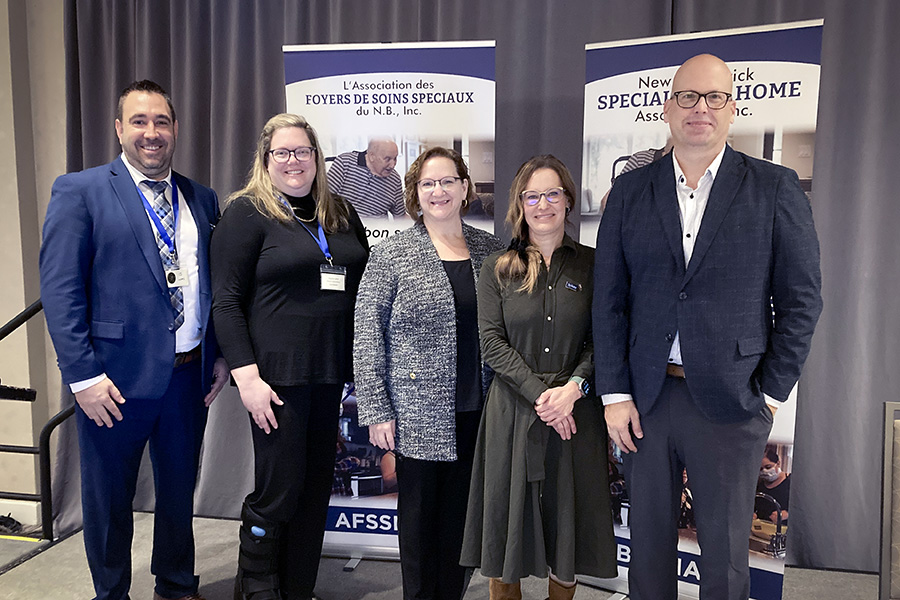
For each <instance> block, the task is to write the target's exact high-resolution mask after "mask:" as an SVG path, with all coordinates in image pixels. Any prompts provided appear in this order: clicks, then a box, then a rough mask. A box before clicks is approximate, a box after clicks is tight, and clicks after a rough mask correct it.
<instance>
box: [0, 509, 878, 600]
mask: <svg viewBox="0 0 900 600" xmlns="http://www.w3.org/2000/svg"><path fill="white" fill-rule="evenodd" d="M195 523H196V524H195V527H194V529H195V535H196V543H197V572H198V573H199V574H200V582H201V583H200V592H201V593H202V594H203V595H204V596H205V597H206V599H207V600H231V594H232V589H233V577H234V573H235V570H236V565H237V546H236V540H237V528H238V525H237V522H235V521H225V520H216V519H197V520H196V521H195ZM152 524H153V518H152V515H149V514H144V513H137V514H135V544H134V548H133V551H132V561H133V571H134V580H133V583H132V588H131V589H132V591H131V600H152V598H153V578H152V576H151V575H150V570H149V565H150V543H149V540H150V539H151V532H152ZM26 546H27V550H30V549H32V548H33V547H34V546H35V544H30V545H29V544H28V543H23V545H22V546H20V547H21V548H25V547H26ZM6 548H11V547H10V546H7V547H6ZM6 548H4V547H3V545H2V544H0V557H2V559H0V560H6V562H8V560H10V559H8V557H9V556H10V553H12V552H14V550H9V552H6ZM0 564H5V562H4V563H0ZM346 564H347V559H345V558H324V559H322V562H321V566H320V568H319V583H318V586H317V588H316V593H317V594H318V595H319V596H321V598H322V600H400V599H401V598H402V591H401V588H400V565H399V563H397V562H392V561H374V560H364V561H362V562H361V563H360V564H359V565H358V566H357V567H356V569H355V570H353V571H344V566H345V565H346ZM546 585H547V583H546V580H541V579H536V578H531V579H528V580H526V581H524V582H523V586H522V590H523V597H524V598H526V599H537V600H540V599H542V598H545V597H546V595H547V592H546V589H547V588H546ZM784 590H785V591H784V600H876V599H877V597H878V578H877V577H876V576H875V575H866V574H858V573H841V572H826V571H811V570H804V569H788V570H787V573H786V574H785V584H784ZM92 592H93V589H92V587H91V578H90V574H89V573H88V569H87V563H86V561H85V558H84V547H83V545H82V538H81V534H80V533H79V534H76V535H73V536H72V537H69V538H68V539H66V540H64V541H62V542H60V543H58V544H56V545H55V546H53V547H52V548H50V549H48V550H46V551H45V552H42V553H40V554H38V555H37V556H35V557H33V558H31V559H29V560H27V561H25V562H24V563H22V564H20V565H19V566H16V567H14V568H12V569H11V570H9V571H7V572H6V573H4V574H3V575H0V600H48V599H49V600H87V599H89V598H91V597H92V596H93V593H92ZM487 597H488V586H487V580H486V579H485V578H484V577H481V576H480V574H478V573H477V572H476V574H475V576H474V577H473V579H472V583H471V585H470V586H469V591H468V592H467V593H466V596H465V600H481V599H487ZM576 598H578V599H580V600H621V599H622V598H623V596H622V595H621V594H618V593H614V592H607V591H603V590H597V589H593V588H589V587H587V586H581V587H580V588H579V590H578V593H577V595H576Z"/></svg>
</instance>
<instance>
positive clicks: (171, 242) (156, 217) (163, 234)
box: [137, 183, 178, 258]
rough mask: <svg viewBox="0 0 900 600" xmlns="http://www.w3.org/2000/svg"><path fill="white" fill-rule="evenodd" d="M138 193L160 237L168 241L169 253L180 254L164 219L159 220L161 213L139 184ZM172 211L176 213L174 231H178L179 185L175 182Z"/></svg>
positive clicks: (173, 255)
mask: <svg viewBox="0 0 900 600" xmlns="http://www.w3.org/2000/svg"><path fill="white" fill-rule="evenodd" d="M137 191H138V194H140V196H141V200H142V201H143V203H144V208H145V209H146V210H147V214H148V215H150V220H151V221H153V225H154V226H155V227H156V231H157V233H159V239H161V240H162V241H163V242H165V243H166V247H167V248H168V249H169V254H170V255H172V257H173V258H174V257H176V256H177V255H178V254H177V253H176V252H175V240H173V239H172V238H171V237H169V232H168V231H166V226H165V225H163V224H162V221H160V220H159V215H158V214H156V211H155V210H153V207H152V206H150V203H149V202H147V198H146V197H144V192H142V191H141V187H140V186H137ZM172 212H173V213H174V221H173V223H172V231H177V230H178V229H177V227H178V187H177V186H176V185H175V184H174V183H173V184H172Z"/></svg>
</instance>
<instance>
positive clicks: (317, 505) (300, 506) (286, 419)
mask: <svg viewBox="0 0 900 600" xmlns="http://www.w3.org/2000/svg"><path fill="white" fill-rule="evenodd" d="M273 389H274V390H275V393H277V394H278V397H279V398H281V400H282V401H283V402H284V406H273V411H274V412H275V418H276V420H277V421H278V429H274V430H272V432H271V433H269V434H266V432H264V431H263V430H262V429H260V428H259V427H258V426H257V425H256V424H255V423H254V422H253V419H252V418H251V419H250V423H251V429H252V431H253V452H254V460H255V482H256V487H255V489H254V490H253V492H252V493H251V494H250V495H249V496H247V499H246V500H245V502H246V503H247V505H248V506H249V507H250V508H251V509H253V511H254V512H255V513H256V514H257V515H259V516H260V517H262V518H264V519H266V520H267V521H270V522H272V523H278V524H280V525H281V526H282V527H281V536H280V539H279V544H280V550H279V557H278V562H279V568H278V577H279V580H280V583H281V592H282V594H283V596H284V597H285V598H286V599H289V600H294V599H295V598H296V599H301V598H310V597H311V596H312V595H313V589H314V588H315V585H316V576H317V574H318V570H319V557H320V555H321V554H322V540H323V538H324V537H325V519H326V517H327V515H328V500H329V498H330V497H331V484H332V479H333V477H334V457H335V452H336V449H337V435H338V415H339V413H340V403H341V393H342V391H343V385H341V384H329V385H304V386H290V387H283V386H273Z"/></svg>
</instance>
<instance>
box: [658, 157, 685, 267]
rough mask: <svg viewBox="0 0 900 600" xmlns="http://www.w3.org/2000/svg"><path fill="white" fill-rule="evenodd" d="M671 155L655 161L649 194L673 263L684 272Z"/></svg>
mask: <svg viewBox="0 0 900 600" xmlns="http://www.w3.org/2000/svg"><path fill="white" fill-rule="evenodd" d="M672 160H673V157H672V156H666V157H664V158H662V159H660V160H658V161H657V162H656V163H654V165H653V167H651V168H653V169H655V171H656V172H655V173H654V176H653V177H652V178H651V180H650V186H651V191H652V193H651V196H652V198H653V202H654V204H655V205H656V210H657V212H658V214H659V217H660V219H661V221H662V226H663V231H665V234H666V240H667V241H668V243H669V249H670V250H671V251H672V255H673V256H674V258H675V263H676V264H677V265H678V266H679V268H680V269H681V272H682V273H684V270H685V265H684V246H683V245H682V244H681V216H680V210H679V208H678V196H677V194H676V193H675V167H674V166H673V164H672Z"/></svg>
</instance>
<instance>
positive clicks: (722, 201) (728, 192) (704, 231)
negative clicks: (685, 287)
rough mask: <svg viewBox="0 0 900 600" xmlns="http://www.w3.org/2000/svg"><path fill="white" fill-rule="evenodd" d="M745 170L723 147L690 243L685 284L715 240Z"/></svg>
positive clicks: (735, 157) (729, 149)
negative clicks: (692, 243) (692, 244)
mask: <svg viewBox="0 0 900 600" xmlns="http://www.w3.org/2000/svg"><path fill="white" fill-rule="evenodd" d="M746 171H747V169H746V167H745V166H744V165H743V164H742V163H741V161H740V159H739V157H738V155H737V154H735V152H734V150H732V149H731V147H730V146H725V155H724V156H723V157H722V164H721V165H719V171H718V173H716V179H715V181H713V186H712V189H711V190H710V192H709V200H708V201H707V203H706V210H705V211H704V212H703V219H702V220H701V221H700V231H699V232H698V233H697V241H696V243H695V244H694V251H693V252H692V253H691V262H690V264H689V265H688V269H687V273H685V275H684V283H687V282H688V280H690V278H691V277H693V275H694V273H696V272H697V269H699V268H700V264H701V263H702V262H703V257H704V255H706V252H707V250H709V247H710V245H711V244H712V241H713V240H714V239H715V237H716V233H717V232H718V231H719V227H720V226H721V225H722V221H723V220H724V219H725V215H726V214H728V209H729V208H730V207H731V203H732V201H734V197H735V196H736V195H737V192H738V189H739V188H740V186H741V180H743V178H744V174H745V172H746Z"/></svg>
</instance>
